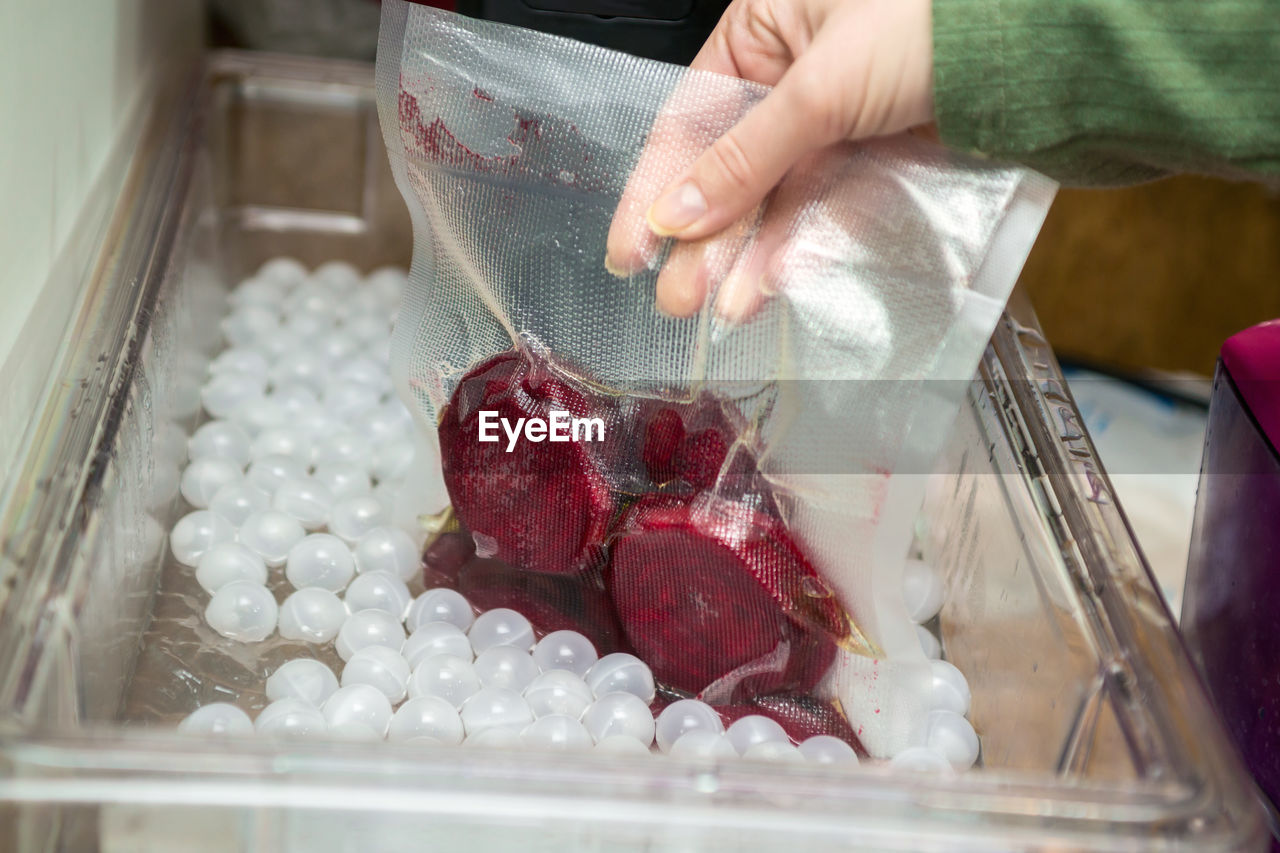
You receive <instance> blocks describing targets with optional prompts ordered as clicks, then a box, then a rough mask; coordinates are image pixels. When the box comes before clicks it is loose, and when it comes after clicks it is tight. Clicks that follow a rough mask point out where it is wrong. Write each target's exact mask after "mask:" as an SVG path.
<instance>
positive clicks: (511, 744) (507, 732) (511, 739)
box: [462, 726, 524, 750]
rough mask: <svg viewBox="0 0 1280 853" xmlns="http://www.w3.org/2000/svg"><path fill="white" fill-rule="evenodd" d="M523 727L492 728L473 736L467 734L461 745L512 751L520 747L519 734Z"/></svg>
mask: <svg viewBox="0 0 1280 853" xmlns="http://www.w3.org/2000/svg"><path fill="white" fill-rule="evenodd" d="M523 731H524V726H493V727H492V728H488V729H485V730H484V731H481V732H476V733H475V734H468V735H467V739H466V740H464V741H463V742H462V743H463V745H464V746H479V747H485V748H489V749H507V750H509V749H514V748H516V747H518V746H520V745H521V741H520V734H521V732H523Z"/></svg>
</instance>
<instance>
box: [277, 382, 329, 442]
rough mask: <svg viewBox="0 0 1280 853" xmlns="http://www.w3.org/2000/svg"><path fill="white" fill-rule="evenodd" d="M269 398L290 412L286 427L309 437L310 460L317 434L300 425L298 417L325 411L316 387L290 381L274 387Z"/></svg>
mask: <svg viewBox="0 0 1280 853" xmlns="http://www.w3.org/2000/svg"><path fill="white" fill-rule="evenodd" d="M267 399H269V400H272V401H273V402H276V403H279V404H280V406H281V407H283V408H284V410H285V411H286V412H288V413H289V416H290V420H289V422H288V424H287V425H286V427H284V428H287V429H290V430H295V431H297V432H299V433H301V434H302V435H303V436H304V437H306V438H307V439H308V442H309V444H308V447H307V454H308V455H307V459H306V461H308V462H310V461H311V456H312V455H314V453H315V441H314V438H315V436H314V435H313V434H312V433H311V431H310V430H307V429H303V428H302V427H301V426H299V425H298V423H297V418H298V417H300V416H307V417H312V416H315V415H316V414H318V413H323V411H324V410H323V409H322V408H321V407H320V396H319V395H318V394H316V392H315V389H314V388H312V387H311V386H310V385H306V384H304V383H302V382H290V383H287V384H284V385H276V386H274V387H272V389H271V393H269V394H268V395H267Z"/></svg>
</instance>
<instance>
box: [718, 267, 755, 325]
mask: <svg viewBox="0 0 1280 853" xmlns="http://www.w3.org/2000/svg"><path fill="white" fill-rule="evenodd" d="M759 292H760V280H759V279H757V278H756V277H755V276H749V275H744V274H742V273H736V274H732V275H730V276H729V277H728V278H726V279H725V280H724V283H723V284H722V285H720V295H719V296H718V297H717V298H716V314H717V315H718V316H719V317H721V318H722V319H724V320H726V321H728V322H729V323H731V324H732V323H740V322H742V321H743V320H745V319H746V317H747V314H748V313H749V312H750V311H751V308H752V307H753V306H754V305H755V302H756V300H757V299H758V298H759Z"/></svg>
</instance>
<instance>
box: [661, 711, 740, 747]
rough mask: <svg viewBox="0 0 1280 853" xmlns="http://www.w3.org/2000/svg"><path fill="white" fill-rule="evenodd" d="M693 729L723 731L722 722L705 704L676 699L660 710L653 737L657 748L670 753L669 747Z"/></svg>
mask: <svg viewBox="0 0 1280 853" xmlns="http://www.w3.org/2000/svg"><path fill="white" fill-rule="evenodd" d="M694 729H707V730H708V731H713V732H716V733H720V732H723V731H724V721H723V720H721V719H720V715H719V714H718V713H716V710H715V708H712V707H711V706H710V705H708V704H707V703H706V702H702V701H699V700H697V699H678V700H676V701H675V702H672V703H671V704H670V705H668V706H667V707H665V708H663V709H662V713H660V714H658V721H657V724H656V725H655V727H654V737H655V738H656V739H657V741H658V748H659V749H661V750H662V751H663V752H670V751H671V745H672V744H673V743H675V742H676V741H677V740H679V739H680V738H681V737H682V736H683V735H685V734H687V733H688V732H691V731H693V730H694Z"/></svg>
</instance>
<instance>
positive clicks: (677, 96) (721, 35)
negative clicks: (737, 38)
mask: <svg viewBox="0 0 1280 853" xmlns="http://www.w3.org/2000/svg"><path fill="white" fill-rule="evenodd" d="M726 19H727V13H726V17H725V18H721V20H720V22H719V23H717V24H716V28H715V30H713V31H712V33H711V36H710V37H709V38H708V39H707V42H706V44H704V45H703V46H702V49H701V50H700V51H699V52H698V55H697V56H696V57H695V58H694V60H693V62H692V63H691V64H690V65H689V68H690V70H691V71H692V72H695V73H691V74H686V75H685V76H684V77H683V78H682V79H681V80H680V82H679V83H677V84H676V87H675V89H674V90H673V91H672V93H671V95H670V97H668V98H667V101H666V103H664V104H663V105H662V109H661V110H660V111H659V113H658V116H657V118H656V119H655V120H654V123H653V127H652V128H651V129H650V132H649V138H648V140H647V141H646V143H645V147H644V150H643V151H642V152H641V154H640V158H639V160H637V161H636V166H635V169H633V170H632V173H631V177H630V178H629V179H628V180H627V185H626V188H625V189H624V190H623V192H622V197H621V199H620V200H619V201H618V207H617V209H616V210H615V211H614V214H613V221H612V222H611V223H610V226H609V238H608V242H607V245H606V249H605V262H604V263H605V267H606V268H607V269H608V270H609V272H611V273H613V274H614V275H617V276H627V275H633V274H634V273H637V272H639V271H641V270H643V269H645V268H647V267H649V266H651V265H652V264H653V262H654V260H655V258H656V257H657V254H658V249H659V247H660V245H661V239H660V238H659V237H658V236H657V235H656V234H654V233H653V231H652V230H651V229H650V228H649V224H648V222H647V221H646V220H645V213H646V211H648V209H649V206H650V205H651V204H652V203H653V201H654V200H655V199H656V198H657V197H658V194H659V193H661V192H662V190H663V189H664V188H665V187H666V186H667V185H668V184H669V183H670V182H671V181H672V180H674V179H675V178H676V176H677V175H679V174H680V173H681V172H683V171H684V170H686V169H688V168H689V166H690V165H692V163H693V162H694V160H696V159H697V157H698V155H699V154H701V153H702V152H703V151H704V150H705V149H706V148H707V147H708V146H710V145H711V143H712V142H714V141H715V140H716V139H717V138H718V137H719V136H720V134H722V133H723V132H724V131H726V130H728V129H729V128H730V127H731V126H732V125H733V121H734V119H735V118H736V117H737V115H738V113H740V112H741V110H740V109H730V108H720V109H714V110H712V109H710V105H712V104H716V103H717V102H720V103H724V104H725V105H726V107H730V106H732V107H737V106H738V105H739V104H741V103H742V102H743V101H745V99H746V93H745V92H744V91H743V89H742V87H741V85H740V83H738V82H737V80H735V79H734V78H739V77H740V75H739V73H738V67H737V65H736V64H735V62H734V59H733V54H732V51H731V50H730V48H729V42H728V38H727V36H726V27H727V25H726V23H725V21H726ZM699 71H711V72H715V73H716V74H720V75H724V76H723V77H712V76H709V75H705V74H698V73H696V72H699Z"/></svg>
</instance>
